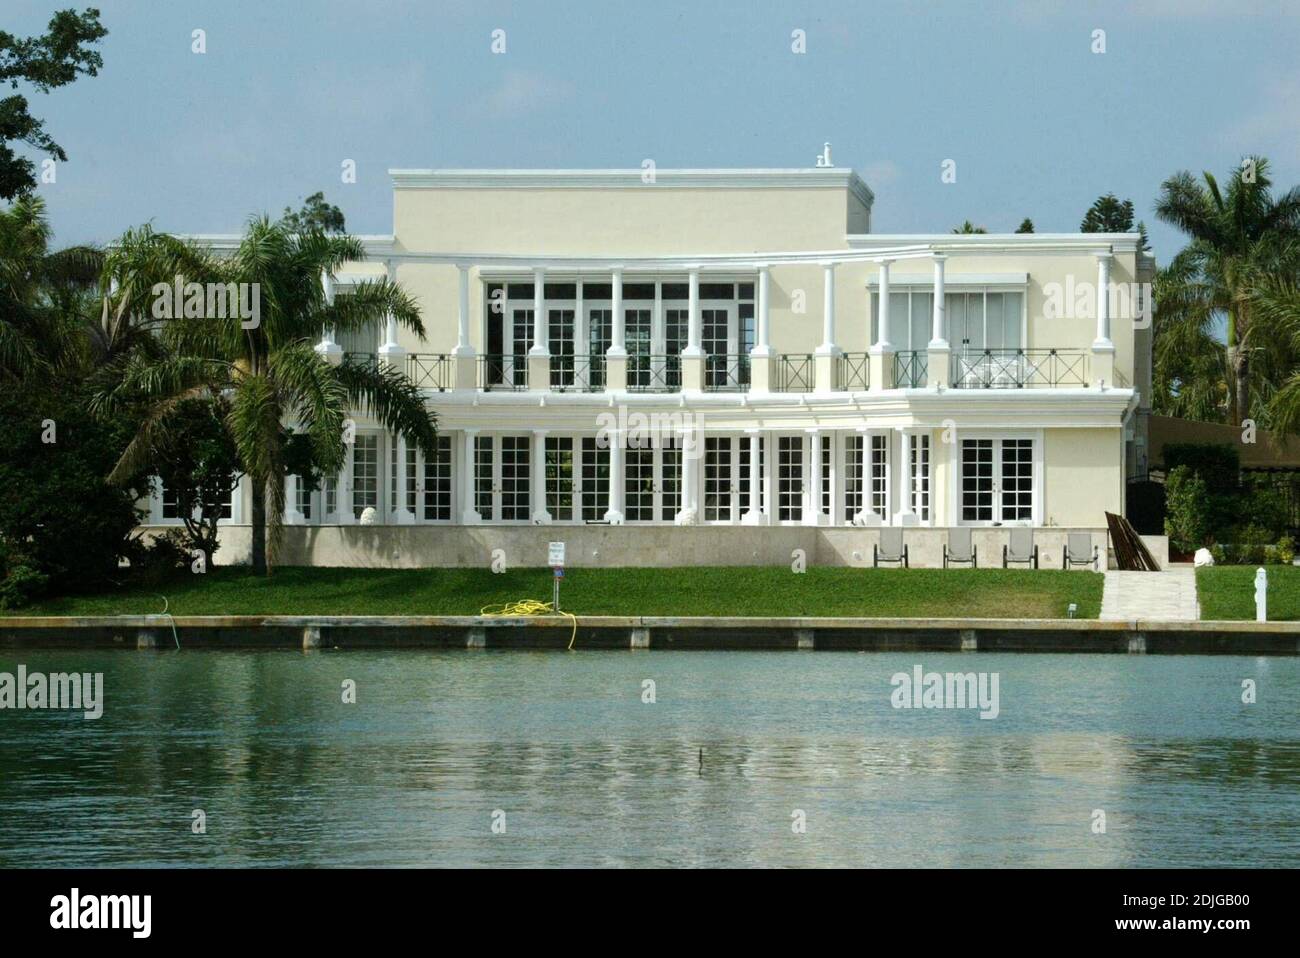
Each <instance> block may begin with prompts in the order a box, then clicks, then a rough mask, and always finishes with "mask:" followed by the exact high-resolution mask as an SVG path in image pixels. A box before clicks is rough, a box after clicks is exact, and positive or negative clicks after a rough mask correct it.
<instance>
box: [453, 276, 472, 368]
mask: <svg viewBox="0 0 1300 958" xmlns="http://www.w3.org/2000/svg"><path fill="white" fill-rule="evenodd" d="M456 272H457V274H458V275H457V277H456V278H457V281H458V284H459V290H458V294H459V295H458V301H457V310H456V348H455V350H453V351H452V355H453V356H473V355H474V347H473V346H471V345H470V344H469V267H468V266H466V265H463V264H460V263H457V264H456Z"/></svg>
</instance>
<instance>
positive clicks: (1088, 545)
mask: <svg viewBox="0 0 1300 958" xmlns="http://www.w3.org/2000/svg"><path fill="white" fill-rule="evenodd" d="M1098 556H1099V553H1098V549H1097V547H1096V546H1095V545H1093V543H1092V533H1090V532H1071V533H1070V534H1069V536H1067V537H1066V540H1065V551H1064V552H1063V553H1061V568H1062V569H1068V568H1069V567H1070V566H1072V565H1091V566H1092V570H1093V571H1094V572H1096V571H1098V568H1099V558H1098Z"/></svg>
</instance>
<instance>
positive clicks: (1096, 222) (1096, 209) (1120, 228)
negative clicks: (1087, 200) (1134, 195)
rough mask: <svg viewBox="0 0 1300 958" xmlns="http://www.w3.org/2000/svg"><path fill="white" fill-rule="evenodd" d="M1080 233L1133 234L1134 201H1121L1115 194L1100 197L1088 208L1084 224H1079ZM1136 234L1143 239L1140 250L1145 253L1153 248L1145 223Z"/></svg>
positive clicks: (1139, 226) (1141, 224)
mask: <svg viewBox="0 0 1300 958" xmlns="http://www.w3.org/2000/svg"><path fill="white" fill-rule="evenodd" d="M1079 232H1080V233H1132V232H1134V227H1133V201H1132V200H1124V201H1122V202H1121V201H1120V200H1119V199H1118V198H1117V197H1116V196H1115V194H1114V193H1107V194H1106V195H1105V196H1099V197H1097V199H1096V200H1095V201H1094V202H1093V204H1092V206H1090V207H1088V212H1086V213H1084V214H1083V222H1082V223H1080V224H1079ZM1136 232H1137V233H1138V235H1139V236H1140V237H1141V239H1140V240H1139V242H1138V249H1140V250H1142V251H1143V252H1145V251H1146V250H1149V249H1150V248H1151V246H1150V244H1149V243H1147V227H1146V224H1145V223H1141V222H1139V223H1138V224H1137V229H1136Z"/></svg>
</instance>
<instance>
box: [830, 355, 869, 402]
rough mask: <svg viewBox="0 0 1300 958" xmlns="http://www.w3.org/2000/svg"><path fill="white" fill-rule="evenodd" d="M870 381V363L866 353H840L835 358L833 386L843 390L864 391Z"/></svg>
mask: <svg viewBox="0 0 1300 958" xmlns="http://www.w3.org/2000/svg"><path fill="white" fill-rule="evenodd" d="M870 382H871V365H870V363H868V362H867V354H866V353H841V354H840V355H839V356H838V357H837V358H836V360H835V388H836V389H838V390H841V391H843V392H864V391H865V390H866V389H867V388H868V387H869V386H870Z"/></svg>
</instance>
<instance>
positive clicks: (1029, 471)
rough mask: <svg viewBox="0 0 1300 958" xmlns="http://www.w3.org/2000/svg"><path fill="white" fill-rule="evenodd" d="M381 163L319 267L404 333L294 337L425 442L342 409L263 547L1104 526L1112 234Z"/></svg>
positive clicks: (818, 200) (1119, 436) (1137, 308)
mask: <svg viewBox="0 0 1300 958" xmlns="http://www.w3.org/2000/svg"><path fill="white" fill-rule="evenodd" d="M391 176H392V180H393V186H394V213H393V233H392V235H391V236H370V237H364V238H363V239H364V241H365V245H366V248H367V251H368V256H369V258H368V260H367V261H365V262H361V263H357V264H355V265H353V266H350V267H348V268H347V269H344V270H342V271H340V272H339V273H338V274H337V275H335V276H331V277H326V278H324V282H325V283H326V284H327V292H328V293H330V294H331V295H336V296H343V295H347V293H348V290H349V288H350V287H352V286H354V285H355V284H357V283H359V282H362V281H364V280H366V279H368V278H373V277H375V276H378V275H383V274H384V272H385V271H386V272H387V274H388V275H389V276H390V277H392V278H394V279H395V280H396V281H397V282H399V283H401V284H402V285H403V286H404V287H406V288H407V289H408V290H410V291H411V292H412V293H413V294H414V295H415V296H416V297H417V299H418V301H419V302H420V304H421V307H422V312H423V317H424V321H425V325H426V327H427V329H428V333H429V338H428V339H427V340H425V341H416V340H415V339H414V338H411V337H409V336H408V334H406V333H405V331H402V332H401V334H400V335H399V332H398V329H397V327H396V324H395V323H391V322H390V323H389V324H388V325H387V327H386V328H381V329H377V330H375V331H374V334H373V335H372V336H363V337H347V338H344V337H336V336H334V335H333V333H332V332H331V331H328V330H327V331H325V333H324V336H323V339H322V341H321V343H320V344H319V347H318V349H319V351H320V353H321V354H322V355H323V356H324V357H326V358H327V359H328V360H329V361H332V362H337V361H341V360H342V358H343V356H344V355H345V354H346V353H361V354H366V355H367V356H371V355H373V356H374V357H375V361H377V362H384V363H395V364H398V365H399V366H401V367H402V368H404V369H405V370H406V371H407V373H408V374H409V375H410V377H411V378H412V379H413V380H415V382H416V383H417V384H418V385H419V386H421V387H422V388H424V389H425V390H426V392H427V395H428V402H429V405H430V407H431V408H432V409H433V410H434V411H436V413H437V415H438V423H439V433H440V438H439V441H438V451H437V455H436V457H432V458H426V457H425V456H424V455H422V454H418V453H417V451H416V450H415V449H413V448H407V447H406V444H405V443H404V442H403V441H401V440H400V439H395V438H394V437H392V436H389V435H385V434H383V433H382V432H381V431H379V430H378V429H377V428H376V427H375V426H374V423H373V421H371V420H369V419H367V417H366V416H365V415H364V412H363V411H358V412H357V414H356V417H355V420H356V434H355V441H354V443H353V444H352V446H351V457H350V461H349V463H348V465H347V466H346V468H345V470H344V472H343V473H342V474H341V475H340V476H338V477H337V478H336V479H332V480H330V481H327V482H326V483H325V486H324V488H322V489H321V490H318V491H315V492H309V491H308V490H306V489H305V488H300V487H299V485H298V483H297V482H296V481H295V480H294V479H290V486H291V488H290V490H289V502H290V503H291V506H292V507H293V508H292V509H291V512H290V515H289V520H290V522H291V523H293V524H294V525H295V526H301V527H302V528H301V529H289V530H287V531H286V549H287V557H288V558H287V561H290V562H304V563H317V564H327V565H344V564H367V565H380V564H405V565H441V564H463V565H477V564H481V563H485V562H486V561H487V555H488V554H489V553H490V552H491V551H492V550H493V549H496V548H503V549H506V550H507V551H508V552H509V551H510V550H511V549H513V550H515V551H514V555H513V556H512V557H511V561H512V562H513V563H514V564H522V565H541V564H544V559H545V543H546V541H547V540H548V539H566V540H568V541H569V542H570V555H571V560H570V561H571V563H573V564H578V563H580V562H583V561H586V562H600V563H602V564H610V565H620V564H623V565H626V564H667V563H682V564H689V563H696V562H698V563H719V562H723V563H735V564H756V563H759V562H777V561H781V562H788V561H789V555H790V551H791V548H805V549H808V550H811V552H810V556H815V561H822V562H838V563H841V564H844V563H852V562H861V561H867V562H869V561H870V556H871V546H872V543H873V542H874V541H876V540H875V538H874V537H878V536H879V535H880V527H889V526H902V527H915V528H914V529H911V530H907V531H906V532H905V534H906V535H907V536H908V537H909V541H910V542H912V543H913V564H934V563H936V562H937V556H938V555H939V546H940V544H941V543H942V542H943V538H944V534H945V530H946V529H948V528H949V527H957V526H975V527H980V529H979V531H978V533H977V535H978V537H979V538H980V540H981V541H982V542H984V543H985V545H982V546H981V548H980V564H981V565H985V564H992V563H993V561H994V553H995V552H996V551H997V550H998V548H999V547H998V545H997V543H998V541H1000V540H998V539H997V536H1003V537H1005V536H1006V534H1007V533H1006V530H1005V529H1001V528H999V527H1003V526H1013V525H1029V526H1033V527H1036V528H1037V529H1039V530H1040V531H1041V533H1042V540H1043V541H1044V542H1045V543H1049V544H1050V542H1052V541H1055V540H1054V539H1053V538H1052V537H1053V536H1057V537H1058V538H1059V537H1061V535H1060V534H1061V533H1063V532H1064V530H1066V529H1073V530H1081V529H1082V530H1093V531H1098V532H1099V531H1100V530H1103V529H1104V526H1105V520H1104V513H1105V512H1107V511H1110V512H1117V513H1122V512H1123V511H1124V496H1125V479H1126V476H1127V475H1129V474H1131V473H1132V472H1135V471H1138V470H1139V469H1141V468H1142V467H1143V465H1144V459H1145V433H1146V419H1147V409H1148V404H1149V395H1150V389H1149V382H1150V375H1151V362H1150V357H1151V334H1150V323H1149V322H1148V321H1146V320H1145V319H1144V318H1143V316H1142V314H1143V312H1144V310H1145V309H1147V308H1149V297H1147V298H1144V297H1143V295H1142V293H1141V290H1142V288H1143V286H1142V284H1144V283H1149V282H1150V280H1151V277H1152V274H1153V273H1154V262H1153V260H1152V259H1151V258H1150V256H1148V255H1147V254H1144V253H1142V252H1141V251H1140V250H1139V238H1138V236H1137V235H1136V234H1122V235H1120V234H1074V233H1071V234H1058V233H1053V234H1015V235H1007V234H993V235H958V234H951V233H939V234H917V235H879V234H875V233H872V232H871V205H872V199H873V197H872V193H871V191H870V190H869V189H868V188H867V186H866V184H864V183H863V182H862V180H861V179H860V178H859V177H858V176H857V175H856V174H854V173H853V172H851V171H849V170H846V169H840V168H815V169H743V170H741V169H738V170H724V169H719V170H658V171H656V172H654V173H653V175H651V174H648V173H643V171H642V170H394V171H391ZM203 239H204V240H205V241H206V242H209V243H211V244H212V245H214V246H220V245H222V244H228V243H231V242H233V241H234V240H233V238H230V237H203ZM1098 289H1100V290H1103V291H1105V295H1102V296H1097V295H1096V291H1097V290H1098ZM244 491H245V492H246V491H247V490H244ZM244 498H246V497H244V496H236V497H235V501H234V502H233V503H232V507H231V518H230V520H229V523H228V529H227V534H226V539H227V542H228V544H229V549H227V550H224V551H223V555H222V558H223V559H224V560H226V561H231V560H234V559H238V558H240V554H241V551H242V552H244V553H246V551H247V527H246V526H244V525H243V523H242V520H243V517H244V516H245V515H246V514H247V513H246V505H245V503H244V502H243V501H241V500H243V499H244ZM173 505H174V504H173ZM152 510H153V515H152V520H151V521H152V522H153V523H155V524H159V525H165V524H166V523H168V522H169V521H172V520H173V519H174V515H171V514H169V505H168V503H167V501H166V496H165V494H160V495H159V496H158V497H157V499H156V500H155V501H154V503H153V505H152ZM172 511H174V510H172ZM363 516H364V519H365V522H366V524H365V525H364V526H363V525H359V522H360V521H361V520H362V517H363ZM372 520H373V525H372V524H370V523H371V521H372ZM539 525H540V526H544V527H547V528H541V529H539V528H535V527H537V526H539ZM556 526H564V527H570V528H568V529H557V528H554V527H556ZM638 527H646V528H638ZM728 527H730V528H728ZM241 535H242V538H241ZM1099 541H1101V540H1099ZM985 549H987V550H988V552H987V555H988V561H987V562H986V561H985V554H986V553H985ZM864 556H865V559H864ZM1053 561H1055V562H1056V563H1058V564H1059V561H1060V560H1059V554H1058V557H1056V558H1055V559H1053Z"/></svg>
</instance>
